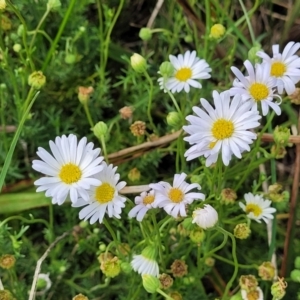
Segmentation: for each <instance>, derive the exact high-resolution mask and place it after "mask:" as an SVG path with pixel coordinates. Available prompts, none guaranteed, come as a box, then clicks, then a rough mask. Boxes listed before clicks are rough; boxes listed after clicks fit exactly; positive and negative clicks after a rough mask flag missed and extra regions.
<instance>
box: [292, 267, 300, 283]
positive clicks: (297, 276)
mask: <svg viewBox="0 0 300 300" xmlns="http://www.w3.org/2000/svg"><path fill="white" fill-rule="evenodd" d="M291 279H292V280H293V281H295V282H298V283H299V282H300V270H297V269H295V270H293V271H292V272H291Z"/></svg>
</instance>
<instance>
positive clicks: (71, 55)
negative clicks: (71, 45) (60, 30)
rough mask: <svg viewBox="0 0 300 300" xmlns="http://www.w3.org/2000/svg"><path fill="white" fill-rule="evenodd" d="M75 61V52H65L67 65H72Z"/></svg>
mask: <svg viewBox="0 0 300 300" xmlns="http://www.w3.org/2000/svg"><path fill="white" fill-rule="evenodd" d="M75 62H76V54H74V53H67V54H66V56H65V63H66V64H68V65H72V64H74V63H75Z"/></svg>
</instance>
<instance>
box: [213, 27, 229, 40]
mask: <svg viewBox="0 0 300 300" xmlns="http://www.w3.org/2000/svg"><path fill="white" fill-rule="evenodd" d="M225 31H226V28H225V27H224V26H223V25H222V24H215V25H213V26H212V27H211V29H210V35H209V37H211V38H213V39H219V38H221V37H222V36H223V35H224V34H225Z"/></svg>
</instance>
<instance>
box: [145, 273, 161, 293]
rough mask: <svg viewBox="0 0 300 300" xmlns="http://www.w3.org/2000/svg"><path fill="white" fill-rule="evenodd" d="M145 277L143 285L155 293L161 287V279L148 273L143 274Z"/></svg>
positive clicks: (149, 291)
mask: <svg viewBox="0 0 300 300" xmlns="http://www.w3.org/2000/svg"><path fill="white" fill-rule="evenodd" d="M142 278H143V287H144V289H145V290H146V291H147V292H148V293H150V294H154V293H155V292H156V291H157V289H158V288H159V285H160V282H159V279H158V278H156V277H154V276H152V275H148V274H144V275H142Z"/></svg>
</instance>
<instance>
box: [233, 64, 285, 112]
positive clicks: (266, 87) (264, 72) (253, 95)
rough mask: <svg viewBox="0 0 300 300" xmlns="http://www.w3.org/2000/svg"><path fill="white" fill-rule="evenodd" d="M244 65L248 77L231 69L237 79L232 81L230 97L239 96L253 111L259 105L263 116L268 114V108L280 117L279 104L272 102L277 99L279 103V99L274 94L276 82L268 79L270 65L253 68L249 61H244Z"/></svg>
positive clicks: (235, 69) (259, 65) (258, 65)
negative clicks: (251, 106)
mask: <svg viewBox="0 0 300 300" xmlns="http://www.w3.org/2000/svg"><path fill="white" fill-rule="evenodd" d="M244 65H245V67H246V69H247V72H248V76H244V75H243V74H242V73H241V71H240V70H238V69H237V68H236V67H231V70H232V72H233V73H234V74H235V76H236V77H237V79H235V80H234V81H233V87H232V88H231V89H230V90H229V92H230V95H231V96H234V95H237V94H238V95H241V97H242V100H243V101H250V102H251V104H252V105H253V106H254V107H255V109H257V106H258V104H260V105H261V109H262V114H263V115H264V116H266V115H267V114H268V112H269V108H272V109H273V110H274V111H275V113H276V114H277V115H280V114H281V109H280V106H279V104H280V103H276V102H273V99H274V97H277V98H278V99H279V101H280V102H281V97H280V96H279V95H277V94H276V93H275V92H274V90H275V87H276V81H275V79H274V78H272V77H270V68H271V66H270V64H268V63H262V64H256V65H255V68H254V67H253V65H252V64H251V63H250V61H249V60H246V61H245V62H244Z"/></svg>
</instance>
